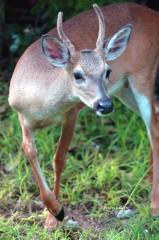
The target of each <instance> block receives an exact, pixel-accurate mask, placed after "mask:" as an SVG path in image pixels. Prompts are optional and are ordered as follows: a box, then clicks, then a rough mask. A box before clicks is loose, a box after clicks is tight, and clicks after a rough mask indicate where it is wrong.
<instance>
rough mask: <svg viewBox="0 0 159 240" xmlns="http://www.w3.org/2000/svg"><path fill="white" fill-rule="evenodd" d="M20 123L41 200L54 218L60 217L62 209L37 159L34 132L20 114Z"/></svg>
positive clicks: (24, 148) (23, 143)
mask: <svg viewBox="0 0 159 240" xmlns="http://www.w3.org/2000/svg"><path fill="white" fill-rule="evenodd" d="M19 121H20V125H21V128H22V149H23V151H24V154H25V157H26V159H27V160H28V161H29V163H30V165H31V168H32V171H33V175H34V177H35V180H36V182H37V184H38V187H39V190H40V197H41V200H42V201H43V203H44V205H45V206H46V207H47V209H48V210H49V211H50V213H51V214H53V215H54V216H58V214H59V213H60V212H61V209H62V208H61V205H60V203H59V202H58V200H57V199H56V196H55V194H54V193H53V192H52V191H50V189H49V187H48V185H47V183H46V180H45V177H44V175H43V173H42V171H41V168H40V165H39V162H38V159H37V152H36V146H35V142H34V135H33V131H32V129H31V128H30V127H28V124H27V121H26V119H25V117H24V116H23V115H21V114H19Z"/></svg>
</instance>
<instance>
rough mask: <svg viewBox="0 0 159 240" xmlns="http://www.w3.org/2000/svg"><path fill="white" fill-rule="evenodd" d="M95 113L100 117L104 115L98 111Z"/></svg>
mask: <svg viewBox="0 0 159 240" xmlns="http://www.w3.org/2000/svg"><path fill="white" fill-rule="evenodd" d="M96 114H97V115H98V116H100V117H102V116H104V115H103V114H102V113H101V112H100V111H96Z"/></svg>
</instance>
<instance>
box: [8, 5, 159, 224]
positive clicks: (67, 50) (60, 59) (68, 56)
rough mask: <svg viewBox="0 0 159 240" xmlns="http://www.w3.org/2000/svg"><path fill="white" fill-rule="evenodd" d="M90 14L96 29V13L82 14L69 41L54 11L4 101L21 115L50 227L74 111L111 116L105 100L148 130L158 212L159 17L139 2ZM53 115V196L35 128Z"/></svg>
mask: <svg viewBox="0 0 159 240" xmlns="http://www.w3.org/2000/svg"><path fill="white" fill-rule="evenodd" d="M94 9H95V12H96V14H97V16H98V21H99V32H98V23H97V20H96V19H95V13H94V11H92V10H91V11H88V12H84V13H81V14H80V15H78V16H75V17H73V18H72V19H70V20H69V21H67V22H65V23H64V28H65V32H66V34H67V36H69V37H70V39H71V41H70V40H69V39H68V37H67V36H66V35H65V33H64V32H63V29H62V13H59V14H58V19H57V29H56V28H54V29H53V30H52V31H50V33H49V35H44V36H43V37H42V40H38V41H36V42H35V43H33V44H32V45H31V46H30V47H29V48H28V49H27V50H26V51H25V53H24V54H23V56H22V57H21V58H20V60H19V62H18V64H17V66H16V69H15V71H14V74H13V77H12V80H11V85H10V93H9V103H10V105H11V106H12V107H13V108H14V109H15V110H16V111H17V112H18V114H19V120H20V124H21V128H22V135H23V143H22V147H23V150H24V154H25V156H26V158H27V159H28V160H29V162H30V164H31V166H32V169H33V173H34V176H35V179H36V181H37V183H38V186H39V190H40V196H41V199H42V201H43V202H44V204H45V206H46V207H47V208H48V210H49V212H50V213H49V215H48V218H47V219H46V222H45V226H46V227H48V228H49V227H53V226H54V225H56V224H57V220H56V219H58V220H62V219H63V217H64V211H63V208H62V206H61V204H60V203H59V201H58V197H59V188H60V180H61V172H62V170H63V168H64V164H65V155H66V152H67V150H68V147H69V143H70V141H71V138H72V135H73V131H74V127H75V121H76V117H77V114H78V112H79V111H80V109H81V108H82V107H84V105H87V106H89V107H91V108H92V109H94V110H95V112H96V113H97V114H98V115H104V114H107V113H109V112H111V111H112V110H113V105H112V101H111V99H110V97H109V96H110V95H114V96H116V97H117V98H119V99H120V100H121V101H122V102H123V103H125V104H126V105H128V106H129V107H130V108H131V109H133V110H134V111H136V112H138V113H139V115H140V116H141V117H142V119H143V121H144V123H145V125H146V128H147V132H148V136H149V139H150V143H151V149H152V154H151V156H152V158H151V163H152V161H153V169H154V171H153V180H152V181H153V185H152V212H153V215H158V214H159V184H158V183H159V174H158V172H159V122H158V111H157V110H158V107H159V104H158V100H157V97H159V91H158V89H157V84H156V83H157V77H158V76H159V75H157V72H158V70H159V67H158V66H159V44H158V42H159V28H158V21H159V14H158V13H157V12H155V11H153V10H150V9H148V8H145V7H141V6H139V5H137V4H114V5H111V6H108V7H103V8H102V12H101V10H100V9H99V7H98V6H97V5H96V4H95V5H94ZM103 15H104V16H105V19H104V16H103ZM105 24H106V26H107V38H106V37H105ZM123 26H124V27H123ZM132 26H133V31H132ZM119 29H120V30H119ZM117 31H118V32H117ZM97 32H98V37H97ZM115 32H117V33H115ZM131 32H132V34H131ZM130 34H131V39H130V42H129V45H128V48H127V50H126V51H125V52H124V50H125V49H126V47H127V44H128V41H129V38H130ZM112 35H113V37H110V36H112ZM57 37H59V39H60V40H58V39H57ZM96 37H97V41H96ZM95 42H96V48H95V49H94V50H92V49H93V48H94V45H95ZM41 44H42V47H41ZM75 47H76V49H75ZM86 48H88V49H86ZM81 49H83V50H81ZM123 52H124V53H123ZM122 53H123V54H122ZM121 54H122V55H121ZM44 55H45V56H44ZM120 55H121V56H120ZM119 56H120V58H119V59H117V60H115V59H116V58H118V57H119ZM113 60H115V61H113ZM108 61H110V62H109V66H108V65H107V63H106V62H108ZM111 69H112V73H111V74H110V72H111ZM109 75H110V78H109ZM108 78H109V80H108ZM158 81H159V78H158ZM55 114H61V115H62V116H63V118H64V119H65V120H64V123H63V127H62V134H61V137H60V140H59V144H58V147H57V150H56V154H55V157H54V171H55V182H54V190H53V191H51V190H50V189H49V187H48V185H47V183H46V181H45V179H44V176H43V174H42V172H41V169H40V166H39V163H38V160H37V153H36V147H35V143H34V136H33V130H34V129H36V128H42V127H45V126H47V125H49V124H51V123H52V121H53V119H54V116H55Z"/></svg>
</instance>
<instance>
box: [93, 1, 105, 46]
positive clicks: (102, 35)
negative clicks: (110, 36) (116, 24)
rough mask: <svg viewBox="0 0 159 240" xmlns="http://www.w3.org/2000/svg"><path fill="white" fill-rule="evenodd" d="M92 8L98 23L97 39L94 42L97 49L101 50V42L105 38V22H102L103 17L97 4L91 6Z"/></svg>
mask: <svg viewBox="0 0 159 240" xmlns="http://www.w3.org/2000/svg"><path fill="white" fill-rule="evenodd" d="M93 8H94V10H95V12H96V14H97V17H98V21H99V32H98V38H97V42H96V47H97V49H103V42H104V38H105V22H104V16H103V13H102V11H101V9H100V8H99V6H98V5H97V4H93Z"/></svg>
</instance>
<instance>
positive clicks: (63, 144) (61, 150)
mask: <svg viewBox="0 0 159 240" xmlns="http://www.w3.org/2000/svg"><path fill="white" fill-rule="evenodd" d="M78 111H79V109H74V110H71V111H70V112H68V113H67V115H66V118H65V122H64V124H63V127H62V132H61V137H60V140H59V143H58V146H57V150H56V153H55V156H54V158H53V167H54V172H55V179H54V193H55V195H56V198H57V199H58V197H59V191H60V183H61V173H62V171H63V169H64V166H65V162H66V153H67V151H68V148H69V145H70V142H71V139H72V136H73V132H74V128H75V123H76V118H77V113H78ZM57 224H58V222H57V220H56V219H55V218H54V216H52V214H50V213H49V214H48V217H47V219H46V221H45V228H46V229H48V230H53V229H54V228H55V227H56V226H57Z"/></svg>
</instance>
